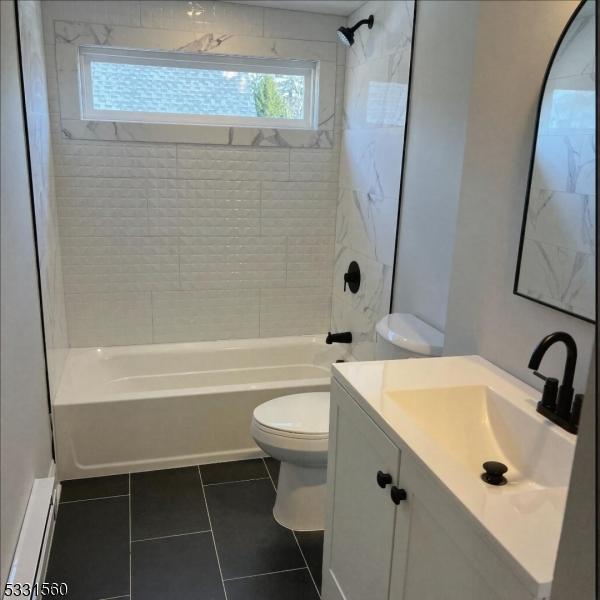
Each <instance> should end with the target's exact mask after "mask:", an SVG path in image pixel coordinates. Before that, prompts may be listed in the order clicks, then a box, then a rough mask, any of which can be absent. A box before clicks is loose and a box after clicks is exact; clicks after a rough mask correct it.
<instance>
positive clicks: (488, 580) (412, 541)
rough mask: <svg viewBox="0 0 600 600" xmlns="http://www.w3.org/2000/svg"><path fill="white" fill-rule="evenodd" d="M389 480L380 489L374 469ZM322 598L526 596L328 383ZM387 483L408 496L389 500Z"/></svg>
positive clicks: (424, 477) (455, 508)
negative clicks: (329, 404) (328, 428)
mask: <svg viewBox="0 0 600 600" xmlns="http://www.w3.org/2000/svg"><path fill="white" fill-rule="evenodd" d="M378 471H381V472H382V473H383V474H389V475H390V476H391V483H390V484H388V485H385V487H383V488H382V487H380V483H383V481H381V482H378V480H377V473H378ZM327 477H328V482H327V483H328V498H327V503H328V504H327V520H326V529H325V543H324V556H323V591H322V598H323V600H387V599H391V600H496V599H498V600H521V599H523V600H525V599H527V600H530V599H532V598H534V597H536V596H534V595H532V594H531V593H530V592H529V591H528V590H527V589H526V587H525V586H524V584H523V583H522V581H521V580H520V579H519V578H518V577H517V576H516V575H515V572H514V570H513V569H511V568H509V567H508V566H507V565H506V564H505V562H503V560H502V559H501V558H500V557H499V556H498V554H497V553H496V552H495V550H494V548H492V546H491V545H490V544H489V541H488V540H485V539H484V538H483V536H481V534H480V532H478V531H477V529H476V527H474V526H473V524H472V522H471V520H470V519H469V517H468V515H467V514H466V513H465V512H464V509H462V507H461V506H460V505H458V504H457V503H455V502H452V499H451V496H450V495H449V494H448V493H447V492H446V491H445V490H444V488H443V486H441V484H439V482H438V481H436V479H435V478H434V477H433V475H432V474H431V473H428V472H427V471H426V470H425V469H424V468H423V467H422V465H421V464H420V463H419V461H418V460H417V459H416V458H415V456H414V455H412V453H411V452H410V451H408V450H405V449H403V448H402V447H401V445H400V444H398V443H394V442H393V441H392V440H391V439H390V438H389V437H388V436H387V435H386V433H385V432H384V431H383V430H382V429H381V428H380V427H379V425H378V424H377V423H376V422H375V421H374V420H373V419H371V417H370V416H369V415H368V414H367V413H366V412H365V411H364V410H363V409H362V408H361V406H360V405H359V403H358V402H357V401H355V400H354V399H353V397H352V396H351V395H350V394H349V393H348V392H347V391H346V390H345V389H344V387H342V385H341V384H340V383H339V382H338V381H336V380H335V379H334V380H333V381H332V387H331V421H330V450H329V463H328V475H327ZM392 486H396V487H397V488H400V489H403V490H405V491H406V494H407V496H406V499H404V500H400V501H399V502H398V504H396V503H395V502H394V501H393V500H392V498H391V489H392Z"/></svg>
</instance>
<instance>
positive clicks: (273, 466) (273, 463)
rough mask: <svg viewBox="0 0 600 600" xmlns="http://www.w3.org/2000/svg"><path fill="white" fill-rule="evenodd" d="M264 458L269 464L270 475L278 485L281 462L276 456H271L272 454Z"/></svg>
mask: <svg viewBox="0 0 600 600" xmlns="http://www.w3.org/2000/svg"><path fill="white" fill-rule="evenodd" d="M264 460H265V464H266V465H267V469H268V470H269V475H270V476H271V479H272V480H273V483H274V484H275V486H277V482H278V481H279V465H280V462H279V461H278V460H277V459H275V458H271V457H270V456H268V457H267V458H265V459H264Z"/></svg>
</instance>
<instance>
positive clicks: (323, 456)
mask: <svg viewBox="0 0 600 600" xmlns="http://www.w3.org/2000/svg"><path fill="white" fill-rule="evenodd" d="M250 433H251V435H252V437H253V438H254V441H255V442H256V444H257V445H258V447H259V448H260V449H261V450H263V451H264V452H265V453H266V454H268V455H269V456H272V457H273V458H275V459H277V460H279V461H280V462H281V465H280V468H279V478H278V482H277V495H276V497H275V506H274V507H273V517H274V518H275V520H276V521H277V522H278V523H279V524H280V525H283V526H284V527H287V528H288V529H292V530H294V531H314V530H317V529H323V527H324V526H325V488H326V481H327V449H328V446H329V392H308V393H303V394H292V395H288V396H280V397H279V398H274V399H273V400H269V401H268V402H265V403H264V404H261V405H260V406H257V407H256V408H255V409H254V413H253V416H252V423H251V425H250Z"/></svg>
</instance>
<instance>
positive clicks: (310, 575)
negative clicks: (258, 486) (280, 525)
mask: <svg viewBox="0 0 600 600" xmlns="http://www.w3.org/2000/svg"><path fill="white" fill-rule="evenodd" d="M262 461H263V464H264V465H265V469H267V473H268V474H269V479H270V480H271V485H272V486H273V489H274V490H275V493H276V494H277V486H276V485H275V482H274V481H273V478H272V477H271V471H269V467H267V463H266V461H265V459H264V458H263V459H262ZM290 531H291V532H292V535H293V536H294V540H295V541H296V545H297V546H298V550H299V551H300V556H301V557H302V560H303V561H304V564H305V565H306V569H307V571H308V575H309V577H310V580H311V581H312V582H313V585H314V586H315V591H316V592H317V596H318V597H319V598H320V597H321V592H320V591H319V587H318V586H317V582H316V581H315V578H314V577H313V574H312V572H311V570H310V568H309V566H308V562H307V561H306V557H305V556H304V552H302V548H301V546H300V542H299V541H298V538H297V537H296V532H295V531H294V530H293V529H290Z"/></svg>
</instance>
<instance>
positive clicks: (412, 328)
mask: <svg viewBox="0 0 600 600" xmlns="http://www.w3.org/2000/svg"><path fill="white" fill-rule="evenodd" d="M375 330H376V344H375V359H376V360H395V359H400V358H419V357H426V356H441V354H442V350H443V348H444V334H443V333H442V332H441V331H438V330H437V329H435V327H432V326H431V325H428V324H427V323H425V322H424V321H421V319H419V318H418V317H415V315H412V314H410V313H392V314H391V315H386V316H385V317H384V318H383V319H381V321H379V323H377V326H376V328H375Z"/></svg>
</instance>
